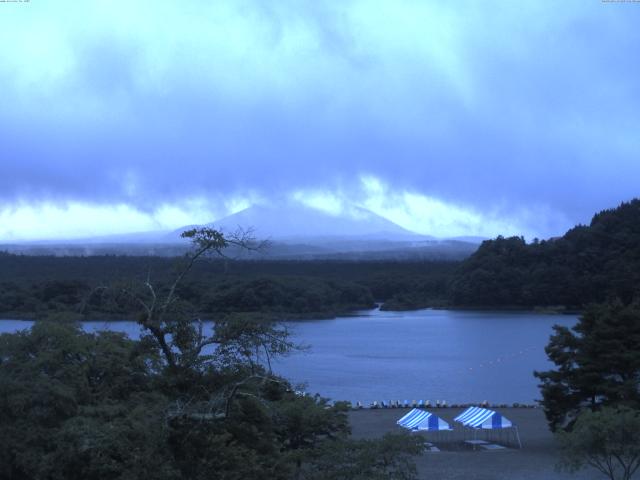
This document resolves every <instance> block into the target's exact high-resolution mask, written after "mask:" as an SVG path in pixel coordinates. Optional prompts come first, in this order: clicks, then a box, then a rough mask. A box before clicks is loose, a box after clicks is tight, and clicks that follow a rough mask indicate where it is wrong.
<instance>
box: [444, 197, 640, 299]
mask: <svg viewBox="0 0 640 480" xmlns="http://www.w3.org/2000/svg"><path fill="white" fill-rule="evenodd" d="M638 285H640V200H639V199H635V200H632V201H630V202H628V203H623V204H621V205H620V206H619V207H618V208H616V209H612V210H605V211H602V212H600V213H598V214H596V215H595V216H594V217H593V219H592V221H591V224H590V225H589V226H577V227H575V228H573V229H571V230H569V231H568V232H567V233H566V234H565V235H564V236H563V237H560V238H554V239H550V240H546V241H545V240H542V241H538V240H534V241H533V242H532V243H529V244H527V243H526V242H525V240H524V239H523V238H522V237H511V238H503V237H498V238H496V239H495V240H491V241H486V242H483V243H482V245H481V246H480V248H479V249H478V250H477V251H476V253H474V254H473V255H472V256H471V257H469V258H468V259H467V260H465V261H463V262H462V263H461V264H460V267H459V269H458V271H457V273H456V275H455V278H454V280H453V281H452V283H451V290H450V301H451V303H453V304H455V305H468V306H502V307H507V306H524V307H534V306H564V307H567V308H578V309H580V308H582V307H584V306H585V305H587V304H589V303H592V302H604V301H607V300H609V299H611V298H619V299H621V300H622V301H623V302H624V303H630V302H631V301H632V300H633V299H634V298H635V297H636V296H638V294H640V291H639V290H638Z"/></svg>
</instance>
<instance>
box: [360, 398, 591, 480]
mask: <svg viewBox="0 0 640 480" xmlns="http://www.w3.org/2000/svg"><path fill="white" fill-rule="evenodd" d="M427 410H428V411H430V412H431V413H433V414H435V415H437V416H439V417H441V418H442V419H443V420H445V421H446V422H448V423H449V424H450V425H451V426H452V427H453V428H454V432H452V434H451V435H449V436H448V437H447V434H448V433H449V432H419V433H411V435H421V436H424V437H425V440H426V441H428V442H430V443H432V444H433V445H434V446H436V447H438V448H439V450H440V451H427V452H425V453H424V454H423V455H420V456H418V457H415V462H416V466H417V469H418V478H419V479H421V480H427V479H433V478H438V479H440V478H442V479H445V478H446V479H448V480H469V479H473V480H513V479H526V480H534V479H545V480H547V479H548V480H571V479H573V480H575V479H577V478H580V479H581V480H596V479H601V478H602V474H601V473H600V472H597V471H595V470H583V471H580V472H578V473H576V474H569V473H564V472H559V471H557V470H556V464H557V463H558V461H559V451H558V445H557V443H556V440H555V438H554V436H553V434H552V433H551V431H550V430H549V428H548V425H547V422H546V419H545V417H544V413H543V411H542V409H540V408H513V407H507V408H499V409H498V411H499V412H500V413H502V414H503V415H504V416H505V417H506V418H508V419H509V420H511V421H512V422H513V423H514V424H515V425H517V427H518V432H519V435H520V439H521V441H522V449H518V448H515V444H513V443H512V442H511V443H510V438H509V434H508V433H507V432H506V429H505V431H504V432H503V433H500V432H496V431H490V432H493V433H485V432H480V431H479V432H478V438H484V437H483V436H482V435H486V438H487V439H488V440H490V441H491V443H494V444H498V445H503V446H507V448H504V449H497V450H487V451H485V450H482V449H475V450H474V449H473V447H471V446H469V445H468V444H465V443H464V439H465V438H467V439H468V438H472V435H473V434H472V433H470V432H471V431H470V430H467V432H466V435H467V436H466V437H465V432H464V431H463V429H461V428H460V427H458V425H457V424H456V422H454V421H453V418H455V416H456V415H458V414H460V413H461V412H462V410H463V409H462V408H450V407H448V408H430V409H427ZM406 411H407V409H403V408H400V409H362V410H355V411H350V412H348V414H347V415H348V418H349V423H350V425H351V429H352V434H351V435H352V437H353V438H354V439H373V438H380V437H382V436H383V435H384V434H386V433H401V432H408V430H406V429H403V428H401V427H399V426H398V425H396V421H397V420H398V419H399V418H400V417H402V416H403V415H404V414H405V413H406ZM456 427H458V428H456ZM504 444H506V445H504Z"/></svg>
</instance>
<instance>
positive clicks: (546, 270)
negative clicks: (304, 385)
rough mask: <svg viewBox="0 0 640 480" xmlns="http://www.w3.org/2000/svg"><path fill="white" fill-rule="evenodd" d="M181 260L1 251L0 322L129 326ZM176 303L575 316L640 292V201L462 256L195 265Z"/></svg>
mask: <svg viewBox="0 0 640 480" xmlns="http://www.w3.org/2000/svg"><path fill="white" fill-rule="evenodd" d="M179 261H180V260H179V259H178V258H173V259H172V258H164V257H136V256H115V255H104V256H89V257H53V256H26V255H13V254H9V253H0V316H2V317H4V318H34V319H35V318H37V319H43V318H49V319H56V318H68V319H83V318H84V319H102V318H113V319H129V318H135V317H136V315H137V314H138V313H139V306H138V305H136V304H135V303H134V302H133V301H132V297H131V295H127V294H126V292H128V291H132V289H136V288H140V286H141V285H143V284H144V282H145V281H146V280H147V279H149V281H150V282H151V283H153V284H154V286H155V287H156V288H158V289H160V290H161V289H163V288H165V289H166V288H168V285H169V281H170V280H171V279H172V278H173V277H172V272H173V271H174V266H175V264H176V262H179ZM178 293H179V297H180V299H181V301H182V302H184V307H185V309H187V310H189V311H192V312H193V313H194V315H199V316H201V317H203V318H206V317H207V316H213V315H218V314H221V313H231V312H254V313H262V314H268V315H274V316H277V317H279V318H312V317H313V318H323V317H333V316H335V315H338V314H342V313H346V312H349V311H352V310H356V309H365V308H371V307H372V306H373V305H374V303H376V302H384V305H383V308H385V309H389V310H394V309H398V310H401V309H413V308H423V307H469V308H470V307H476V308H478V307H480V308H535V307H543V308H549V307H552V308H554V309H568V310H576V309H582V308H583V307H584V306H586V305H587V304H590V303H594V302H602V301H606V300H607V299H612V298H619V299H620V300H622V301H623V302H624V303H630V302H631V301H632V300H634V299H636V298H639V294H640V200H637V199H635V200H632V201H630V202H628V203H623V204H621V205H620V206H619V207H618V208H615V209H611V210H605V211H602V212H600V213H598V214H596V215H595V216H594V217H593V220H592V221H591V223H590V225H588V226H582V225H580V226H577V227H575V228H573V229H571V230H569V231H568V232H567V233H566V234H565V235H564V236H563V237H561V238H556V239H551V240H542V241H538V240H535V241H533V242H531V243H528V244H527V243H526V242H525V241H524V239H523V238H521V237H511V238H503V237H498V238H496V239H495V240H489V241H485V242H484V243H483V244H482V245H481V246H480V247H479V248H478V250H477V251H476V252H475V253H474V254H473V255H471V256H470V257H469V258H467V259H465V260H463V261H459V262H454V261H426V260H425V261H337V260H331V261H318V260H316V261H268V260H262V261H246V260H245V261H230V260H220V259H212V260H209V261H207V262H202V263H201V264H199V265H197V266H196V267H195V268H194V270H193V272H192V274H191V276H190V278H189V281H188V282H185V283H184V284H183V285H182V286H181V288H180V291H179V292H178Z"/></svg>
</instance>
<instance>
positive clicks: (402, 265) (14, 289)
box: [0, 253, 456, 319]
mask: <svg viewBox="0 0 640 480" xmlns="http://www.w3.org/2000/svg"><path fill="white" fill-rule="evenodd" d="M180 261H181V260H180V259H176V258H173V259H171V258H164V257H129V256H92V257H53V256H23V255H11V254H6V253H0V315H2V316H4V317H21V318H25V317H26V318H40V319H42V318H52V319H55V318H59V317H60V316H64V317H66V318H77V319H81V318H103V317H104V318H107V317H108V318H133V317H135V315H136V314H137V313H138V311H139V305H136V304H135V302H132V300H131V295H129V294H128V293H127V292H129V291H130V290H131V288H133V287H132V285H134V284H138V285H139V284H141V283H144V281H145V280H146V279H147V277H149V278H150V279H151V280H152V281H153V283H154V285H157V288H159V289H160V291H162V289H166V288H168V285H169V283H170V279H171V278H172V273H173V272H174V271H175V269H176V268H177V267H179V265H180ZM455 266H456V263H454V262H343V261H229V260H209V261H203V262H201V263H199V264H197V265H195V266H194V268H193V271H192V272H191V275H190V278H189V280H188V281H186V282H184V283H183V284H182V285H181V286H180V289H179V294H180V298H181V301H182V302H185V303H186V306H185V308H188V309H189V310H191V311H193V312H194V313H195V314H197V315H200V316H213V315H215V314H219V313H229V312H260V313H271V314H276V315H278V316H280V317H285V318H286V317H330V316H334V315H336V314H339V313H344V312H347V311H350V310H354V309H365V308H371V307H372V306H373V305H374V302H388V305H390V306H393V305H398V306H399V308H402V307H404V306H406V305H408V304H409V303H410V304H411V305H412V306H414V307H416V308H417V307H423V306H427V305H430V304H434V303H440V304H441V303H443V302H444V299H445V298H446V293H447V285H448V283H449V281H450V279H451V275H452V272H453V271H454V269H455Z"/></svg>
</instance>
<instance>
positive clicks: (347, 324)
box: [0, 309, 577, 404]
mask: <svg viewBox="0 0 640 480" xmlns="http://www.w3.org/2000/svg"><path fill="white" fill-rule="evenodd" d="M576 321H577V317H576V316H568V315H547V314H538V313H532V312H488V311H459V310H430V309H427V310H416V311H410V312H382V311H380V310H370V311H363V312H358V313H357V315H354V316H348V317H339V318H335V319H333V320H305V321H300V322H287V326H288V327H289V328H290V330H291V332H292V334H293V338H294V340H295V341H296V342H298V343H301V344H305V345H308V346H309V347H310V348H309V349H308V350H307V351H304V352H297V353H294V354H292V355H290V356H289V357H287V358H284V359H281V360H279V361H277V362H276V363H274V371H275V372H276V373H278V374H281V375H283V376H285V377H287V378H289V379H290V380H292V381H293V382H296V383H302V382H306V383H307V385H306V387H305V390H306V391H307V392H309V393H316V392H317V393H320V394H321V395H323V396H327V397H330V398H332V399H335V400H350V401H352V402H356V401H361V402H363V403H370V402H372V401H373V400H377V401H380V400H385V401H389V400H392V399H393V400H410V401H411V400H430V401H431V402H432V403H433V402H435V401H436V400H446V401H447V402H448V403H450V404H451V403H454V402H456V403H461V402H465V403H469V402H481V401H483V400H487V401H489V402H491V403H513V402H520V403H532V402H533V401H534V400H535V399H537V398H540V395H539V392H538V388H537V380H536V379H535V378H534V377H533V375H532V372H533V371H534V370H545V369H548V368H550V367H551V364H550V363H549V362H548V360H547V357H546V354H545V352H544V347H545V345H546V344H547V342H548V340H549V336H550V335H551V334H552V328H551V327H552V326H553V325H554V324H560V325H564V326H571V325H574V324H575V323H576ZM30 325H31V322H24V321H18V320H0V333H4V332H13V331H16V330H18V329H21V328H28V327H29V326H30ZM83 327H84V328H85V329H86V330H88V331H96V330H104V329H110V330H114V331H122V332H125V333H127V334H128V335H129V336H131V337H134V338H135V337H137V336H138V334H139V327H138V326H137V325H136V324H135V323H134V322H85V323H83Z"/></svg>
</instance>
